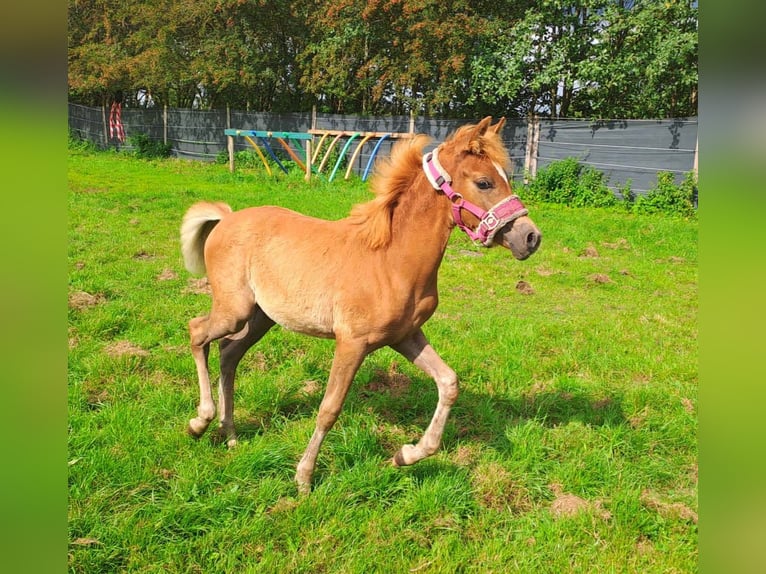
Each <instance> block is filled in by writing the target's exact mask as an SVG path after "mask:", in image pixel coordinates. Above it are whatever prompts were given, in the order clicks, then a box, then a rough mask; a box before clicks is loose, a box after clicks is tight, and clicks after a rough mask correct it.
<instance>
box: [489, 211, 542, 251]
mask: <svg viewBox="0 0 766 574" xmlns="http://www.w3.org/2000/svg"><path fill="white" fill-rule="evenodd" d="M542 238H543V235H542V233H540V230H539V229H538V228H537V226H536V225H535V224H534V223H532V220H531V219H530V218H529V217H527V216H522V217H519V218H518V219H516V220H514V221H511V222H510V223H508V224H507V225H506V226H505V227H504V228H503V229H501V230H500V232H499V233H498V234H497V235H495V243H499V244H500V245H502V246H503V247H506V248H508V249H510V250H511V253H513V256H514V257H515V258H516V259H518V260H520V261H523V260H524V259H526V258H527V257H529V256H530V255H532V254H533V253H534V252H535V251H537V248H538V247H540V241H542Z"/></svg>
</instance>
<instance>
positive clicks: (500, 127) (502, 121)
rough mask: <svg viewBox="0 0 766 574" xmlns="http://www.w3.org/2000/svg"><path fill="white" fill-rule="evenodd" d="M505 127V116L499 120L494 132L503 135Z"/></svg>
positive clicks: (493, 127) (493, 129)
mask: <svg viewBox="0 0 766 574" xmlns="http://www.w3.org/2000/svg"><path fill="white" fill-rule="evenodd" d="M504 125H505V116H503V117H502V118H500V119H499V120H497V123H496V124H495V125H494V126H492V131H493V132H495V133H496V134H499V133H501V132H502V130H503V126H504Z"/></svg>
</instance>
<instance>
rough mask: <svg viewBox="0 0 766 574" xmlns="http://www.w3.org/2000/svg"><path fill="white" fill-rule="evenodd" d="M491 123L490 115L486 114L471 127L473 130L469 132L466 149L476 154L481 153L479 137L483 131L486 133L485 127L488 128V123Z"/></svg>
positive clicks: (482, 134)
mask: <svg viewBox="0 0 766 574" xmlns="http://www.w3.org/2000/svg"><path fill="white" fill-rule="evenodd" d="M491 123H492V116H487V117H486V118H484V119H483V120H481V121H480V122H479V123H478V124H476V126H475V127H474V128H473V131H472V132H471V135H470V137H469V138H468V150H469V151H470V152H471V153H473V154H476V155H479V154H480V153H481V138H482V137H483V136H484V134H485V133H487V128H489V124H491Z"/></svg>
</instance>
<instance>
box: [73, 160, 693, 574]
mask: <svg viewBox="0 0 766 574" xmlns="http://www.w3.org/2000/svg"><path fill="white" fill-rule="evenodd" d="M68 181H69V197H68V201H69V222H68V226H69V245H68V264H69V325H68V329H69V370H68V408H69V437H68V443H69V455H68V456H69V516H68V519H69V567H70V571H72V572H312V573H313V572H354V573H356V572H359V573H370V572H422V573H427V572H434V573H435V572H439V573H440V572H551V573H559V572H693V571H696V566H697V514H696V512H697V462H696V461H697V446H696V441H697V223H696V222H689V221H685V220H680V219H672V218H668V217H663V216H643V217H639V216H635V215H630V214H626V213H622V212H620V211H616V210H600V209H570V208H564V207H559V206H551V205H546V204H539V205H535V204H531V205H528V207H529V208H530V213H531V216H532V217H533V219H534V220H535V222H536V223H537V224H538V226H539V227H540V229H541V230H542V232H543V244H542V247H541V249H540V251H539V252H538V253H537V254H535V255H534V256H533V257H532V258H530V259H529V260H527V261H525V262H518V261H515V260H513V258H512V256H511V255H510V254H509V253H508V252H507V251H505V250H500V249H493V250H484V249H481V248H478V247H475V246H474V245H472V244H471V243H470V241H469V240H468V239H467V238H466V237H465V236H464V235H463V234H462V233H460V232H459V231H456V232H455V233H453V235H452V238H451V241H450V246H449V248H448V251H447V255H446V257H445V261H444V263H443V265H442V269H441V275H440V293H441V304H440V307H439V309H438V310H437V312H436V314H435V315H434V317H433V318H432V319H431V320H430V321H429V322H428V323H427V324H426V326H425V328H424V330H425V332H426V334H427V335H428V337H429V338H430V340H431V342H432V343H433V345H434V347H435V348H436V349H437V351H439V353H440V354H441V355H442V357H444V358H445V360H446V361H447V362H448V363H449V364H450V365H451V366H452V367H453V368H454V369H455V370H456V371H457V372H458V374H459V376H460V378H461V389H462V393H461V396H460V398H459V400H458V403H457V405H456V407H455V408H454V410H453V413H452V416H451V418H450V422H449V423H448V425H447V429H446V431H445V440H444V444H443V448H442V450H441V451H440V452H439V453H438V454H437V455H436V456H434V457H432V458H431V459H428V460H426V461H423V462H421V463H419V464H418V465H415V466H413V467H410V468H405V469H395V468H392V467H391V466H390V465H389V464H388V460H389V458H390V457H391V455H393V453H394V452H395V451H396V449H398V447H399V446H400V445H401V444H403V443H404V442H410V441H413V440H417V438H418V437H419V436H420V435H421V433H422V431H423V430H424V428H425V426H426V425H427V424H428V421H429V420H430V417H431V414H432V413H433V409H434V407H435V405H436V389H435V386H434V384H433V383H432V381H431V380H430V379H428V378H427V377H426V376H425V375H423V374H421V373H420V372H419V371H417V370H416V369H415V368H413V367H412V366H411V365H409V364H407V363H405V362H404V361H403V360H402V359H401V358H400V357H399V356H398V355H396V354H395V353H394V352H393V351H390V350H388V349H384V350H381V351H379V352H377V353H376V354H374V355H372V356H371V357H369V358H368V359H367V360H366V361H365V363H364V364H363V366H362V368H361V370H360V372H359V374H358V376H357V378H356V381H355V383H354V385H353V387H352V390H351V392H350V394H349V397H348V400H347V402H346V405H345V408H344V411H343V414H342V415H341V417H340V420H339V421H338V423H337V425H336V427H335V428H334V429H333V432H332V433H331V434H330V436H329V437H328V439H327V440H326V442H325V445H324V447H323V450H322V452H321V454H320V457H319V461H318V465H317V471H316V474H315V478H314V490H313V492H312V494H311V495H310V496H308V497H305V498H299V497H298V496H297V493H296V488H295V486H294V484H293V482H292V477H293V474H294V471H295V465H296V463H297V460H298V458H299V457H300V455H301V453H302V451H303V449H304V448H305V446H306V444H307V441H308V438H309V436H310V434H311V432H312V430H313V425H314V414H315V412H316V408H317V406H318V404H319V401H320V400H321V395H322V391H323V388H324V387H323V385H324V381H325V380H326V377H327V372H328V369H329V366H330V360H331V356H332V349H333V347H332V342H331V341H323V340H317V339H311V338H307V337H304V336H300V335H295V334H292V333H289V332H286V331H284V330H281V329H280V328H278V327H277V328H274V329H272V331H271V332H270V333H269V334H268V335H267V336H266V337H265V338H264V340H263V341H262V342H261V343H259V345H257V346H256V347H254V348H253V349H252V350H251V351H250V352H249V354H248V355H247V356H246V357H245V359H244V360H243V362H242V364H241V366H240V370H239V375H238V382H237V389H236V394H235V407H236V410H235V423H236V425H237V427H238V430H239V434H240V444H239V445H238V446H237V448H236V449H233V450H227V449H226V448H225V446H223V445H220V444H215V443H214V442H212V441H211V440H210V439H209V438H208V437H207V436H205V437H203V439H201V440H199V441H195V440H192V439H190V438H189V437H187V436H186V434H185V432H184V431H185V426H186V423H187V421H188V419H189V418H190V417H191V416H193V414H194V412H195V408H196V404H197V399H198V391H197V385H196V377H195V373H194V367H193V362H192V359H191V356H190V354H189V352H188V349H187V331H186V322H187V321H188V319H189V318H191V317H192V316H194V315H198V314H201V313H204V312H206V311H207V308H208V304H209V298H208V295H207V294H206V293H205V290H204V285H203V284H202V283H201V282H200V281H199V278H197V277H190V276H189V274H188V273H187V272H186V271H185V270H184V268H183V263H182V260H181V256H180V253H179V247H178V228H179V225H180V220H181V216H182V214H183V212H184V211H185V209H186V208H187V207H188V206H189V205H190V204H191V203H193V202H194V201H197V200H201V199H208V200H223V201H227V202H228V203H230V204H231V205H232V206H233V207H234V208H235V209H237V208H242V207H245V206H249V205H259V204H278V205H283V206H286V207H289V208H293V209H296V210H298V211H301V212H304V213H308V214H311V215H315V216H319V217H324V218H330V219H336V218H340V217H343V216H344V215H345V214H346V213H347V212H348V210H349V208H350V206H351V205H353V204H354V203H358V202H360V201H365V200H367V199H369V197H370V196H369V192H368V191H367V186H366V184H364V183H361V182H359V181H351V182H343V181H336V182H334V183H332V184H327V183H325V182H322V181H319V180H314V181H312V182H311V183H310V184H308V185H307V184H305V183H304V182H303V181H302V180H301V177H300V175H295V176H294V175H292V174H291V175H289V176H281V175H280V176H278V177H274V178H269V177H267V176H266V175H265V174H263V173H261V172H257V171H252V172H248V171H240V172H238V173H236V174H233V175H232V174H229V173H228V171H227V170H226V167H225V166H218V165H205V164H200V163H195V162H183V161H177V160H163V161H152V162H147V161H139V160H135V159H131V158H129V157H125V156H120V155H116V154H111V153H96V154H89V153H80V152H76V151H70V154H69V159H68ZM307 240H310V238H307ZM339 250H340V256H342V246H339ZM216 360H217V352H216V351H215V350H214V351H213V352H211V364H212V366H213V368H214V369H215V366H216Z"/></svg>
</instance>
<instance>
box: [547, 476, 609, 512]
mask: <svg viewBox="0 0 766 574" xmlns="http://www.w3.org/2000/svg"><path fill="white" fill-rule="evenodd" d="M549 488H550V489H551V491H553V494H554V495H555V496H556V498H554V499H553V502H551V506H550V511H551V514H553V516H555V517H556V518H562V517H567V516H574V515H576V514H579V513H580V512H593V513H594V514H595V515H596V516H598V517H600V518H602V519H603V520H609V519H610V518H611V517H612V513H611V512H609V511H608V510H605V509H604V508H603V507H602V504H603V503H602V502H601V501H600V500H595V501H593V502H591V501H588V500H585V499H584V498H580V497H579V496H577V495H575V494H572V493H570V492H564V489H563V487H562V486H561V485H560V484H559V483H553V484H550V485H549Z"/></svg>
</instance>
